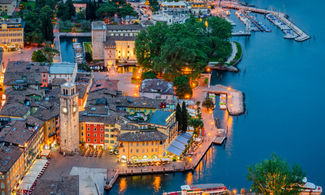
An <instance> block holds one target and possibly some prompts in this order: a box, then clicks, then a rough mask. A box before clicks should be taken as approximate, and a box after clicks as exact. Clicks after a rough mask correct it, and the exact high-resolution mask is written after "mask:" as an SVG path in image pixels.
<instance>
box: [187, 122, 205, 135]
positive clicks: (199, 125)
mask: <svg viewBox="0 0 325 195" xmlns="http://www.w3.org/2000/svg"><path fill="white" fill-rule="evenodd" d="M189 125H190V126H192V127H193V128H194V134H196V135H199V133H200V131H199V129H202V128H203V126H204V123H203V121H202V120H201V119H198V118H192V119H191V120H189Z"/></svg>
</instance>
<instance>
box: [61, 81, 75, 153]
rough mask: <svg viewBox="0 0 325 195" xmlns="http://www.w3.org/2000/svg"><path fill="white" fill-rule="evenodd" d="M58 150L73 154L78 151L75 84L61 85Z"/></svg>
mask: <svg viewBox="0 0 325 195" xmlns="http://www.w3.org/2000/svg"><path fill="white" fill-rule="evenodd" d="M60 151H61V152H62V153H65V154H68V155H73V154H74V153H75V152H78V151H79V107H78V93H77V89H76V85H75V84H73V83H70V82H67V83H64V84H62V85H61V94H60Z"/></svg>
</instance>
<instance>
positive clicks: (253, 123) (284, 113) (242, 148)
mask: <svg viewBox="0 0 325 195" xmlns="http://www.w3.org/2000/svg"><path fill="white" fill-rule="evenodd" d="M247 2H248V3H249V4H253V5H256V6H257V7H260V8H268V9H277V10H280V11H284V12H286V13H287V14H288V15H289V16H290V18H291V19H292V20H293V21H294V22H295V23H296V24H297V25H298V26H299V27H301V28H302V29H303V30H304V31H306V32H307V33H308V34H309V35H311V36H312V39H310V40H308V41H306V42H303V43H298V42H295V41H292V40H285V39H284V38H283V35H284V34H283V33H282V32H281V31H280V30H278V29H277V28H276V27H275V26H274V25H272V24H271V23H269V22H268V21H267V20H264V19H263V20H262V21H263V22H264V23H265V24H266V25H268V26H269V27H271V28H272V33H255V34H253V35H252V36H251V37H250V38H244V37H242V38H234V40H236V41H238V42H240V43H241V44H242V47H243V50H244V53H243V60H242V61H241V63H240V64H239V68H240V69H241V72H240V73H225V74H223V76H222V79H220V77H218V78H217V76H216V75H217V73H216V72H214V74H213V78H212V84H217V83H221V84H224V85H229V86H232V87H233V88H235V89H239V90H241V91H243V92H244V93H245V97H246V100H245V103H246V107H247V114H246V115H243V116H240V117H234V118H230V119H229V120H228V122H227V124H225V125H227V126H228V128H229V138H228V140H227V142H226V144H225V145H223V146H213V147H211V149H210V150H209V152H208V153H207V155H206V157H205V158H204V159H203V161H202V162H201V164H200V165H199V166H198V168H197V169H196V170H195V171H194V173H175V174H167V175H152V176H134V177H126V178H120V179H119V180H118V181H117V182H116V184H115V185H114V187H113V188H112V190H111V191H110V192H109V193H110V194H117V193H121V194H152V193H154V194H161V193H162V192H163V191H175V190H179V189H180V185H183V184H187V183H207V182H210V183H211V182H214V183H224V184H225V185H226V186H227V187H228V188H230V189H233V188H236V189H238V190H239V189H240V188H242V187H245V188H249V186H250V183H249V182H248V181H247V179H246V174H247V166H249V165H252V164H254V163H257V162H260V161H262V160H263V159H265V158H268V157H270V155H271V154H272V153H276V154H278V155H279V156H280V157H282V158H284V159H286V160H287V161H288V162H289V163H294V162H296V163H298V164H299V165H301V166H302V168H303V170H304V171H305V172H306V174H307V177H308V178H309V180H310V181H312V182H314V183H316V184H318V185H323V187H324V186H325V185H324V184H325V168H324V167H325V166H324V165H325V152H324V151H323V149H324V148H325V141H324V140H323V139H324V138H325V127H324V124H323V123H322V121H323V120H324V117H325V115H324V111H325V101H324V100H325V98H324V95H325V86H324V85H325V63H324V60H323V58H324V57H325V46H324V45H325V38H324V36H325V22H324V15H323V10H324V9H323V8H324V6H325V2H324V1H321V0H310V1H302V0H250V1H247ZM218 75H219V76H220V73H219V74H218ZM223 115H225V114H224V113H217V116H219V117H220V118H222V117H224V118H227V116H223Z"/></svg>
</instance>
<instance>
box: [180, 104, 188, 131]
mask: <svg viewBox="0 0 325 195" xmlns="http://www.w3.org/2000/svg"><path fill="white" fill-rule="evenodd" d="M181 117H182V120H181V121H182V129H181V130H182V132H184V133H185V132H186V131H187V124H188V113H187V108H186V104H185V102H184V101H183V103H182V115H181Z"/></svg>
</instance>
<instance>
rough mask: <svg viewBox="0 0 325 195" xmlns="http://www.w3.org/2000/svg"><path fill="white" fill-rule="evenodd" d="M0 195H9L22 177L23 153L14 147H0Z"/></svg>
mask: <svg viewBox="0 0 325 195" xmlns="http://www.w3.org/2000/svg"><path fill="white" fill-rule="evenodd" d="M0 162H1V163H0V194H1V195H10V194H11V193H12V192H14V191H15V188H16V185H17V184H18V182H19V180H20V179H21V178H22V177H23V176H24V171H25V169H24V151H23V149H21V148H19V147H17V146H14V145H9V146H4V145H1V146H0Z"/></svg>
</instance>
